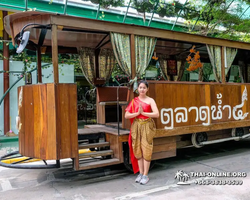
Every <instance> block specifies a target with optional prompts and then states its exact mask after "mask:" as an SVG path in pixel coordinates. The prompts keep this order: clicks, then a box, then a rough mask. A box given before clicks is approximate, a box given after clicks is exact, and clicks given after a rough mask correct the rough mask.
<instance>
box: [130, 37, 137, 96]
mask: <svg viewBox="0 0 250 200" xmlns="http://www.w3.org/2000/svg"><path fill="white" fill-rule="evenodd" d="M130 56H131V79H134V78H135V76H136V68H135V35H134V34H131V35H130ZM134 96H135V95H134V92H133V87H132V88H131V92H130V99H133V98H134Z"/></svg>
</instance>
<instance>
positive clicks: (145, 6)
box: [132, 0, 157, 13]
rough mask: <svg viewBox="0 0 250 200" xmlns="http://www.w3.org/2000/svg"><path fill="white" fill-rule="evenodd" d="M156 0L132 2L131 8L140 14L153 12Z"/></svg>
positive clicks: (136, 0)
mask: <svg viewBox="0 0 250 200" xmlns="http://www.w3.org/2000/svg"><path fill="white" fill-rule="evenodd" d="M156 3H157V0H133V2H132V5H133V7H134V8H135V9H136V10H137V11H138V12H141V13H145V12H148V13H150V12H153V10H154V6H155V4H156Z"/></svg>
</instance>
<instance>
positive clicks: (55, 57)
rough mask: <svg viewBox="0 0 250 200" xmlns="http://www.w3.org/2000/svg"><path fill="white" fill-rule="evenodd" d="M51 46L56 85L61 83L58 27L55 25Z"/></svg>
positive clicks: (53, 26)
mask: <svg viewBox="0 0 250 200" xmlns="http://www.w3.org/2000/svg"><path fill="white" fill-rule="evenodd" d="M51 46H52V62H53V74H54V83H59V72H58V46H57V25H55V24H53V25H52V31H51Z"/></svg>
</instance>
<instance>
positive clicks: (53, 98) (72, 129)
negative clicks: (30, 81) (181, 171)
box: [18, 83, 78, 160]
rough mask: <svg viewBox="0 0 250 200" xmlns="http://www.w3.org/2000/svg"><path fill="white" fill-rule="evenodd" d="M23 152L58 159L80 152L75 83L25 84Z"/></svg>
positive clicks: (73, 156)
mask: <svg viewBox="0 0 250 200" xmlns="http://www.w3.org/2000/svg"><path fill="white" fill-rule="evenodd" d="M21 88H22V90H23V95H22V97H23V98H22V106H21V107H19V116H20V119H21V120H20V121H21V123H22V126H21V129H20V130H19V146H20V149H19V151H20V153H21V154H22V155H24V156H28V157H32V158H40V159H44V160H57V159H62V158H75V157H76V156H77V154H78V146H77V145H78V132H77V91H76V85H75V84H53V83H51V84H38V85H25V86H21V87H20V88H19V89H18V91H19V92H20V90H21Z"/></svg>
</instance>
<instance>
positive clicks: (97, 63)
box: [95, 49, 101, 79]
mask: <svg viewBox="0 0 250 200" xmlns="http://www.w3.org/2000/svg"><path fill="white" fill-rule="evenodd" d="M100 51H101V50H100V49H96V50H95V73H96V74H95V75H96V78H97V79H98V78H100V74H99V55H100Z"/></svg>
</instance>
